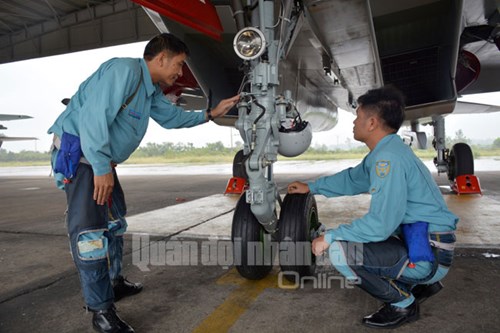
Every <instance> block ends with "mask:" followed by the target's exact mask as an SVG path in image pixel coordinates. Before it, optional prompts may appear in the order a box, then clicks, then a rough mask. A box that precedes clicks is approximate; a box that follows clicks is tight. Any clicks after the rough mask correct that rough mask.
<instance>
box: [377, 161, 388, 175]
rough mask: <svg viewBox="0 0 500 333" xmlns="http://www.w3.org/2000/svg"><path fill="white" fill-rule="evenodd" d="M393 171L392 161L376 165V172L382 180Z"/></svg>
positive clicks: (378, 162)
mask: <svg viewBox="0 0 500 333" xmlns="http://www.w3.org/2000/svg"><path fill="white" fill-rule="evenodd" d="M390 171H391V162H390V161H377V163H376V164H375V172H376V173H377V176H378V177H380V178H384V177H385V176H387V175H388V174H389V172H390Z"/></svg>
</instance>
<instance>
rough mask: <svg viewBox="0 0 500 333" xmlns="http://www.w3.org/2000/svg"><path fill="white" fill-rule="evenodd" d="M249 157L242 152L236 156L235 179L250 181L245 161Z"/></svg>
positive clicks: (234, 160) (234, 165)
mask: <svg viewBox="0 0 500 333" xmlns="http://www.w3.org/2000/svg"><path fill="white" fill-rule="evenodd" d="M246 158H247V156H245V154H244V153H243V150H240V151H238V152H237V153H236V155H234V159H233V177H238V178H243V179H245V180H248V175H247V170H246V168H245V160H246Z"/></svg>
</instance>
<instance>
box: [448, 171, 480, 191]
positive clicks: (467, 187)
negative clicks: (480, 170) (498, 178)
mask: <svg viewBox="0 0 500 333" xmlns="http://www.w3.org/2000/svg"><path fill="white" fill-rule="evenodd" d="M451 189H452V190H453V191H455V192H456V193H457V194H458V195H460V194H481V195H483V193H482V192H481V186H480V185H479V178H477V177H476V176H474V175H461V176H457V177H456V178H455V182H454V183H453V184H452V186H451Z"/></svg>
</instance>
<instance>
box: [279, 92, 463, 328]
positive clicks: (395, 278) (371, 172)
mask: <svg viewBox="0 0 500 333" xmlns="http://www.w3.org/2000/svg"><path fill="white" fill-rule="evenodd" d="M404 108H405V105H404V99H403V96H402V94H401V93H400V92H399V91H398V90H396V89H395V88H393V87H383V88H380V89H374V90H370V91H368V92H367V93H366V94H365V95H363V96H361V97H359V99H358V109H357V117H356V119H355V120H354V129H353V132H354V139H356V140H358V141H361V142H363V143H365V144H366V145H367V146H368V148H369V149H370V152H369V154H368V155H367V156H366V157H365V158H364V159H363V161H362V162H361V163H360V164H359V165H357V166H355V167H352V168H348V169H346V170H343V171H341V172H339V173H337V174H334V175H331V176H326V177H322V178H319V179H317V180H316V181H313V182H309V183H301V182H293V183H291V184H289V185H288V193H308V192H311V193H313V194H322V195H324V196H326V197H338V196H344V195H356V194H360V193H370V194H371V202H370V208H369V211H368V213H366V214H365V215H364V216H363V217H361V218H358V219H355V220H354V221H352V222H351V223H350V224H343V225H340V226H338V227H337V228H334V229H331V230H327V231H326V232H325V234H324V235H322V236H320V237H318V238H316V239H314V240H313V243H312V251H313V253H314V254H315V255H321V254H323V252H325V251H326V250H327V249H328V248H329V258H330V260H331V261H332V264H333V266H334V267H335V268H336V269H337V270H338V271H339V272H340V273H341V274H342V275H344V276H345V278H347V279H349V280H351V281H355V282H356V284H357V285H358V286H359V287H360V288H361V289H363V290H365V291H366V292H368V293H369V294H370V295H372V296H373V297H375V298H376V299H377V300H379V301H381V302H383V305H382V307H381V308H380V309H379V310H378V311H376V312H374V313H373V314H371V315H369V316H366V317H364V318H363V320H362V323H363V324H364V325H366V326H369V327H374V328H394V327H398V326H400V325H402V324H404V323H406V322H412V321H415V320H417V319H418V318H419V303H422V302H423V301H424V300H425V299H427V298H428V297H430V296H432V295H434V294H435V293H437V292H438V291H440V290H441V289H442V284H441V282H440V280H441V279H442V278H443V277H444V276H445V275H446V273H447V272H448V270H449V267H450V265H451V261H452V258H453V248H454V242H455V235H454V230H455V228H456V223H457V222H458V218H457V217H456V216H455V215H454V214H452V213H451V212H450V211H449V210H448V208H447V207H446V203H445V202H444V199H443V196H442V195H441V192H440V191H439V188H438V187H437V185H436V183H435V182H434V180H433V178H432V176H431V173H430V172H429V170H428V169H427V167H426V166H425V165H424V164H423V163H422V162H421V161H420V159H419V158H417V157H416V156H415V154H414V153H413V151H412V150H411V148H409V147H408V146H407V145H405V144H404V143H403V141H402V140H401V138H400V137H399V136H398V135H397V134H396V132H397V131H398V130H399V128H400V126H401V124H402V123H403V120H404Z"/></svg>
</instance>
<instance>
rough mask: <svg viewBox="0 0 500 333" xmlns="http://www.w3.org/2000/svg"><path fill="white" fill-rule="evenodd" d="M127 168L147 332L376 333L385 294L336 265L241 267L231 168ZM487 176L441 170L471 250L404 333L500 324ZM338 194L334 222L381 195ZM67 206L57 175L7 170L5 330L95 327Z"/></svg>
mask: <svg viewBox="0 0 500 333" xmlns="http://www.w3.org/2000/svg"><path fill="white" fill-rule="evenodd" d="M343 167H344V165H340V166H338V168H340V169H341V168H343ZM333 169H335V168H333ZM121 171H122V170H121V169H118V172H119V174H122V173H121ZM126 171H127V170H126V168H125V169H124V172H123V174H124V175H123V176H121V177H120V180H121V183H122V186H123V188H124V191H125V194H126V198H127V204H128V215H129V217H128V221H129V224H130V226H129V233H128V234H127V235H126V236H125V256H124V270H123V273H124V275H125V276H126V277H127V278H128V279H129V280H131V281H141V282H143V283H144V286H145V287H144V290H143V292H142V293H140V294H138V295H136V296H134V297H130V298H126V299H123V300H121V301H119V302H118V303H117V308H118V311H119V312H118V313H119V315H120V316H121V317H122V318H123V319H124V320H126V321H127V322H128V323H129V324H131V325H132V326H133V327H134V328H135V330H136V332H309V331H316V332H369V331H371V330H370V329H368V328H365V327H363V326H362V325H361V318H362V317H363V316H365V315H367V314H369V313H371V312H373V311H375V310H376V309H377V307H378V305H379V304H378V302H377V301H376V300H374V299H373V298H371V297H370V296H369V295H367V294H366V293H365V292H363V291H361V290H359V289H357V288H354V287H353V286H350V285H348V284H345V283H344V281H343V279H340V276H339V275H338V274H336V273H335V272H334V270H333V269H332V268H331V266H329V265H325V266H319V267H318V271H317V276H316V279H315V280H314V281H309V282H308V283H304V284H301V283H296V284H291V283H289V282H287V281H286V280H285V279H284V278H283V276H282V275H281V274H280V271H279V265H275V267H274V269H273V271H272V272H271V273H270V274H269V276H268V277H267V278H265V279H263V280H260V281H248V280H245V279H243V278H241V277H240V276H239V275H238V273H237V272H236V270H235V269H234V268H233V266H232V257H231V255H230V252H231V251H230V244H229V242H228V238H229V235H230V221H231V219H232V212H233V210H234V205H235V203H236V198H235V197H231V196H223V195H222V194H221V193H223V191H224V189H225V185H226V182H227V180H228V178H229V177H230V172H231V171H230V168H223V169H221V171H220V172H219V171H218V172H215V173H212V174H199V173H202V172H200V171H190V172H191V173H193V174H190V175H189V174H185V173H182V172H178V174H171V173H168V172H167V173H163V174H162V172H147V175H133V174H134V173H133V172H132V173H131V174H128V175H127V172H126ZM334 171H335V170H334ZM330 172H332V167H331V166H330V165H329V166H328V167H327V168H325V169H321V168H317V169H314V170H313V171H311V170H309V171H307V172H300V170H299V171H298V173H295V174H290V173H279V174H277V175H276V181H277V183H278V186H279V187H280V188H281V189H284V188H285V186H286V184H288V183H289V182H290V181H292V180H309V179H314V178H316V177H318V176H320V175H324V174H329V173H330ZM476 174H477V175H478V176H479V178H480V180H481V184H482V187H483V194H484V195H483V196H479V195H471V196H461V197H457V196H455V195H452V194H449V192H448V191H447V189H446V187H445V185H446V177H445V176H444V175H441V176H439V177H438V176H436V181H437V182H438V184H440V185H443V187H442V192H443V195H444V196H445V199H446V201H447V202H448V204H449V205H450V207H451V208H452V210H453V211H454V212H455V213H456V214H457V215H459V216H460V218H461V221H460V223H459V230H458V232H457V235H458V239H459V241H458V244H459V248H458V249H457V251H456V255H455V258H454V262H453V266H452V269H451V271H450V273H449V274H448V276H447V277H446V278H445V279H444V281H443V282H444V284H445V288H444V289H443V291H442V292H440V293H439V294H438V295H436V296H434V297H433V298H432V299H430V300H428V301H427V302H426V303H424V304H423V305H422V306H421V311H420V316H421V319H420V320H419V321H417V322H415V323H412V324H409V325H404V326H402V327H400V328H399V329H397V331H398V332H417V331H418V332H420V331H423V330H429V331H431V330H433V331H439V332H456V331H459V330H460V331H462V332H477V331H481V332H498V327H500V318H499V316H498V308H500V297H499V296H500V291H498V288H497V286H498V274H499V271H500V258H499V255H500V245H499V244H500V237H498V234H499V231H500V228H499V226H500V222H498V216H500V211H499V207H500V205H499V201H500V171H496V170H487V171H478V172H476ZM282 193H284V191H282ZM338 199H339V198H337V199H324V198H321V197H317V201H318V210H319V214H320V219H321V221H322V222H323V223H325V224H326V225H328V226H334V225H335V224H336V223H345V222H348V221H349V219H352V218H353V217H355V216H356V214H361V215H362V214H363V212H364V211H365V207H367V204H368V202H369V198H368V196H356V197H351V198H342V200H344V201H341V200H338ZM64 210H65V197H64V193H63V192H62V191H59V190H57V189H55V187H54V185H53V182H52V179H51V178H49V177H47V176H33V175H32V176H23V175H17V174H16V175H10V176H0V282H1V283H0V332H15V333H17V332H92V331H93V330H92V328H91V319H92V314H91V313H86V312H85V310H84V309H83V305H84V303H83V299H82V296H81V291H80V286H79V280H78V275H77V273H76V270H75V268H74V264H73V262H72V260H71V256H70V254H69V249H68V240H67V236H66V228H65V224H64ZM228 221H229V222H228ZM228 224H229V226H228ZM228 253H229V254H228Z"/></svg>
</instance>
